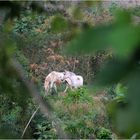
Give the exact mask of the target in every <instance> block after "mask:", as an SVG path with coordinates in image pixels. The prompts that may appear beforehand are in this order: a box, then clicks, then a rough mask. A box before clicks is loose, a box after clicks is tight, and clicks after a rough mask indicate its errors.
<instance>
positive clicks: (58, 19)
mask: <svg viewBox="0 0 140 140" xmlns="http://www.w3.org/2000/svg"><path fill="white" fill-rule="evenodd" d="M67 29H68V21H67V20H66V19H65V18H64V17H62V16H55V17H54V18H53V20H52V22H51V30H52V31H53V32H62V31H66V30H67Z"/></svg>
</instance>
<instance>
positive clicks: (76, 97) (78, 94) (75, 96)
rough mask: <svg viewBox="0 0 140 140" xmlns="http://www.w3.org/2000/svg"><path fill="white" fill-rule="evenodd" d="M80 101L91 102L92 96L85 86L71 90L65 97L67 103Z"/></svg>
mask: <svg viewBox="0 0 140 140" xmlns="http://www.w3.org/2000/svg"><path fill="white" fill-rule="evenodd" d="M78 102H91V97H90V95H89V94H88V90H87V89H86V88H85V87H80V88H78V89H76V90H73V91H72V90H69V91H68V93H67V96H66V97H64V103H65V104H73V103H78Z"/></svg>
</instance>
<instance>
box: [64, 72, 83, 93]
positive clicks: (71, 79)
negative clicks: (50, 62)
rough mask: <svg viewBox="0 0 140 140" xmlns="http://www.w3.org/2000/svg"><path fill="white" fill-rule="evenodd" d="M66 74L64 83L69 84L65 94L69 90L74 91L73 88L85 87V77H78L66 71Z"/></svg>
mask: <svg viewBox="0 0 140 140" xmlns="http://www.w3.org/2000/svg"><path fill="white" fill-rule="evenodd" d="M63 73H64V77H63V78H64V81H66V82H67V87H66V89H65V91H64V92H66V91H67V89H68V88H70V89H72V88H75V89H76V88H78V87H81V86H83V77H82V76H80V75H76V74H75V73H73V72H70V71H65V72H63Z"/></svg>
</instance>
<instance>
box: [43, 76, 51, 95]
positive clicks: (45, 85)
mask: <svg viewBox="0 0 140 140" xmlns="http://www.w3.org/2000/svg"><path fill="white" fill-rule="evenodd" d="M44 88H45V93H46V95H48V93H49V89H50V81H49V80H48V79H47V78H46V79H45V83H44Z"/></svg>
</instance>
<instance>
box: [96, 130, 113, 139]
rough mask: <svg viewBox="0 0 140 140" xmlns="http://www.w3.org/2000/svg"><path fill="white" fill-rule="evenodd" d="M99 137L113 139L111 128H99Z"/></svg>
mask: <svg viewBox="0 0 140 140" xmlns="http://www.w3.org/2000/svg"><path fill="white" fill-rule="evenodd" d="M96 133H97V134H96V135H97V139H112V137H111V135H112V133H111V131H110V130H109V129H106V128H104V127H101V128H99V130H98V131H97V132H96Z"/></svg>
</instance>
